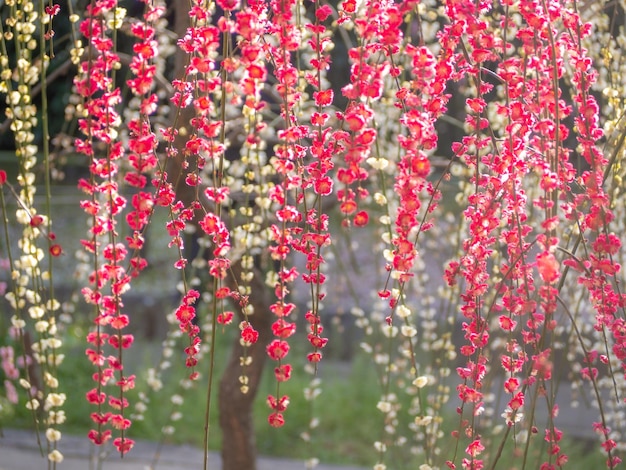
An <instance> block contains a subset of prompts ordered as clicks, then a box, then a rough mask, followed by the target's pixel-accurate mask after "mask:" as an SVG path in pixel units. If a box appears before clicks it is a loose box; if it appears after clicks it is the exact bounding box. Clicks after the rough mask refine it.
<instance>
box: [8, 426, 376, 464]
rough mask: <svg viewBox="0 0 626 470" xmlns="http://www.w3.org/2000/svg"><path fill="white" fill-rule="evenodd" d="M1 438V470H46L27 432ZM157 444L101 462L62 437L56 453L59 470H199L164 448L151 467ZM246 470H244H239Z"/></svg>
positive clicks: (177, 449)
mask: <svg viewBox="0 0 626 470" xmlns="http://www.w3.org/2000/svg"><path fill="white" fill-rule="evenodd" d="M2 433H3V436H2V437H0V470H39V469H42V470H44V469H48V464H47V460H46V459H44V458H43V457H42V456H41V454H40V452H39V448H38V447H37V441H36V438H35V435H34V434H33V433H32V432H29V431H21V430H13V429H4V430H3V431H2ZM157 448H158V446H157V444H156V443H155V442H149V441H137V442H136V444H135V447H134V448H133V450H132V451H131V452H130V453H129V454H128V455H127V456H125V457H124V458H123V459H120V457H119V455H117V454H116V453H115V452H112V451H111V449H110V448H104V449H98V450H99V451H100V455H99V456H100V458H98V454H96V453H95V451H94V448H93V446H91V445H90V444H89V441H88V440H87V438H81V437H76V436H65V435H64V436H63V438H62V439H61V441H59V450H60V451H61V452H62V453H63V454H64V457H65V458H64V459H63V462H62V463H60V464H57V469H58V470H201V469H202V468H203V465H202V462H203V452H202V450H200V449H197V448H195V447H191V446H186V445H183V446H173V445H164V446H163V447H162V448H161V454H160V455H161V456H160V458H159V460H158V463H157V465H156V466H154V465H153V459H154V455H155V452H156V451H157ZM208 468H209V470H220V469H221V461H220V457H219V455H218V454H216V453H211V454H210V455H209V465H208ZM305 468H306V466H305V464H304V462H302V461H298V460H288V459H279V458H270V457H260V458H259V459H258V465H257V470H300V469H305ZM315 469H316V470H364V469H363V468H362V467H350V466H339V465H325V464H321V463H320V464H319V465H318V466H317V467H315ZM241 470H246V469H241Z"/></svg>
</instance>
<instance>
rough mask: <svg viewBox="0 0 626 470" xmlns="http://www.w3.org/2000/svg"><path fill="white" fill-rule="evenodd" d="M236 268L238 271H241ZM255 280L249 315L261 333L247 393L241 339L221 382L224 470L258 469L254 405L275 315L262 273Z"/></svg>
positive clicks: (252, 349)
mask: <svg viewBox="0 0 626 470" xmlns="http://www.w3.org/2000/svg"><path fill="white" fill-rule="evenodd" d="M234 271H235V273H238V271H239V270H237V269H234ZM237 275H238V274H237ZM255 280H256V284H258V285H256V286H253V288H252V295H251V296H250V299H249V301H250V303H251V304H252V306H253V307H254V312H255V313H254V314H253V315H250V316H249V317H248V321H249V322H250V324H251V325H252V326H253V327H254V329H255V330H257V331H258V332H259V339H258V341H257V342H256V343H255V344H253V345H252V346H250V347H249V348H248V355H249V356H250V357H251V358H252V363H251V364H250V365H249V366H247V367H246V369H245V371H246V375H247V377H248V384H247V385H248V392H247V393H245V394H244V393H242V392H241V383H240V381H239V377H240V376H241V374H242V368H241V365H240V363H239V358H240V357H241V356H242V355H243V347H242V346H241V344H240V343H239V338H237V339H236V340H235V341H234V343H233V349H232V351H231V356H230V359H229V361H228V366H227V368H226V371H225V372H224V375H223V376H222V379H221V381H220V388H219V397H218V399H219V413H220V427H221V429H222V470H256V439H255V434H254V422H253V417H252V407H253V404H254V399H255V397H256V394H257V391H258V387H259V383H260V382H261V378H262V372H263V366H264V364H265V360H266V358H267V353H266V352H265V349H266V346H267V345H268V344H269V342H270V340H271V338H272V328H271V325H272V315H271V312H270V309H269V306H270V300H269V295H268V289H267V288H266V287H265V286H263V285H262V284H263V281H262V280H261V276H260V274H259V273H256V276H255ZM253 282H254V281H253Z"/></svg>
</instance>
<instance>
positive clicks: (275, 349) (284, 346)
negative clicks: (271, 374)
mask: <svg viewBox="0 0 626 470" xmlns="http://www.w3.org/2000/svg"><path fill="white" fill-rule="evenodd" d="M288 352H289V343H287V342H286V341H281V340H278V339H275V340H274V341H272V342H271V343H270V344H269V345H268V346H267V354H268V355H269V357H271V358H272V359H274V360H275V361H280V360H281V359H283V358H284V357H285V356H286V355H287V353H288Z"/></svg>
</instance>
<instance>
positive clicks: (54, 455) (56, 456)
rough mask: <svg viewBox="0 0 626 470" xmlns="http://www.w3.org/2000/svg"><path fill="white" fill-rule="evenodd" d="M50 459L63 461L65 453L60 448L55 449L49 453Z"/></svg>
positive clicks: (55, 461)
mask: <svg viewBox="0 0 626 470" xmlns="http://www.w3.org/2000/svg"><path fill="white" fill-rule="evenodd" d="M48 460H50V461H51V462H54V463H61V462H63V454H62V453H61V452H59V451H58V450H56V449H54V450H53V451H52V452H50V453H49V454H48Z"/></svg>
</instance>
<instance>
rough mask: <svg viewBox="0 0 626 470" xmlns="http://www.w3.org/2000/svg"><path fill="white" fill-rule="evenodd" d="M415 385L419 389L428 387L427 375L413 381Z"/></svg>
mask: <svg viewBox="0 0 626 470" xmlns="http://www.w3.org/2000/svg"><path fill="white" fill-rule="evenodd" d="M413 385H415V386H416V387H417V388H424V387H425V386H426V385H428V377H426V376H425V375H421V376H419V377H418V378H416V379H415V380H414V381H413Z"/></svg>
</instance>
